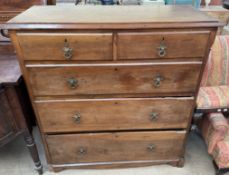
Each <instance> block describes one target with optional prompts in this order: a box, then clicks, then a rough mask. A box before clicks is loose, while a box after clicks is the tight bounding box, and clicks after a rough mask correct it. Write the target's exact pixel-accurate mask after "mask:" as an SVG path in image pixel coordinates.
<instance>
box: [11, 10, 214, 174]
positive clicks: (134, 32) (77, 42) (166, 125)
mask: <svg viewBox="0 0 229 175" xmlns="http://www.w3.org/2000/svg"><path fill="white" fill-rule="evenodd" d="M66 8H68V9H66ZM34 14H36V15H34ZM63 14H65V17H64V18H63ZM218 26H219V23H218V22H217V21H216V20H215V19H213V18H211V17H208V16H206V15H205V14H203V13H201V12H198V11H195V10H194V9H192V8H191V7H188V6H187V7H183V6H181V7H175V6H166V7H151V6H131V7H98V6H96V7H91V6H89V7H88V6H85V7H70V6H68V7H65V6H63V7H61V6H59V7H32V8H31V9H30V10H28V11H26V12H25V13H23V14H21V15H19V16H17V17H15V18H14V19H12V20H11V21H9V22H8V24H7V28H8V29H9V32H10V36H11V39H12V41H13V43H14V46H15V48H16V50H17V54H18V56H19V61H20V65H21V69H22V72H23V75H24V77H25V80H26V84H27V86H28V89H29V93H30V98H31V100H32V101H33V107H34V109H35V111H36V117H37V120H38V123H39V127H40V131H41V134H42V138H43V142H44V145H45V149H46V156H47V160H48V163H49V165H50V166H51V168H53V169H54V170H56V171H57V170H60V169H65V168H73V167H78V168H111V167H126V166H142V165H152V164H161V163H163V164H171V165H174V166H182V165H183V162H184V148H185V140H186V136H187V134H188V130H189V127H190V121H191V116H192V112H193V108H194V106H195V96H196V93H197V91H198V86H199V82H200V78H201V76H202V70H203V67H204V65H205V62H206V59H207V55H208V53H209V48H210V46H211V44H212V42H213V41H214V37H215V34H216V30H217V27H218Z"/></svg>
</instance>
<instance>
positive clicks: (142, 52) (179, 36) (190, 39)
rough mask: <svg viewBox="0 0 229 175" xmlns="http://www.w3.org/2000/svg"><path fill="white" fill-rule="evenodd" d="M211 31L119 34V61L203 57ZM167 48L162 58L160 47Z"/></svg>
mask: <svg viewBox="0 0 229 175" xmlns="http://www.w3.org/2000/svg"><path fill="white" fill-rule="evenodd" d="M209 33H210V32H209V31H199V32H197V31H196V32H195V31H192V32H191V31H190V32H186V31H185V32H184V31H180V32H178V31H174V32H136V33H130V32H128V33H125V32H123V33H118V36H117V43H118V59H121V60H125V59H147V58H151V59H154V58H162V59H163V58H193V57H203V56H204V54H205V49H206V46H207V42H208V38H209ZM161 44H163V45H164V46H165V47H166V50H165V51H166V54H165V56H163V57H160V56H159V54H158V52H159V47H160V45H161Z"/></svg>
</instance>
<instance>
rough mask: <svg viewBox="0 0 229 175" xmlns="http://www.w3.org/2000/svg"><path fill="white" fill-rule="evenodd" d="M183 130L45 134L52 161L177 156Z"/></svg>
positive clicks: (56, 162) (179, 150) (166, 157)
mask: <svg viewBox="0 0 229 175" xmlns="http://www.w3.org/2000/svg"><path fill="white" fill-rule="evenodd" d="M184 137H185V132H184V131H177V132H176V131H163V132H123V133H118V132H117V133H90V134H68V135H47V136H46V141H47V143H48V149H49V153H50V157H51V161H52V164H63V163H87V162H117V161H134V160H168V159H169V160H176V159H178V158H179V157H180V156H181V155H182V153H183V152H182V150H183V146H184V145H183V144H184Z"/></svg>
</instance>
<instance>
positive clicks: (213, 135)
mask: <svg viewBox="0 0 229 175" xmlns="http://www.w3.org/2000/svg"><path fill="white" fill-rule="evenodd" d="M228 128H229V124H228V121H227V120H226V118H225V117H224V115H223V114H222V113H210V114H208V115H207V116H205V117H204V118H203V122H202V126H201V133H202V136H203V138H204V140H205V143H206V144H207V147H208V153H209V154H212V152H213V150H214V148H215V146H216V144H217V143H218V142H219V141H222V140H223V139H224V138H225V135H226V133H227V132H228Z"/></svg>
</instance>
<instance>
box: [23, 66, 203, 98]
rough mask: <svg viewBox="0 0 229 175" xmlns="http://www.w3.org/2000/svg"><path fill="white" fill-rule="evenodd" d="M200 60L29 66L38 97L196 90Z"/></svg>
mask: <svg viewBox="0 0 229 175" xmlns="http://www.w3.org/2000/svg"><path fill="white" fill-rule="evenodd" d="M200 68H201V63H199V64H194V63H191V64H188V63H177V64H175V63H171V64H170V63H158V64H157V63H152V64H141V63H140V64H128V65H125V64H116V65H115V64H94V65H93V64H90V65H88V64H86V65H85V64H71V65H70V64H59V65H58V64H56V65H27V70H28V72H29V81H30V83H31V85H32V86H31V87H32V90H33V93H34V95H35V96H44V95H95V94H97V95H104V94H105V95H109V94H110V95H111V94H116V95H117V94H148V93H150V94H154V95H163V94H164V95H166V94H167V95H169V94H170V95H173V96H174V95H177V94H181V95H184V94H187V93H188V94H191V95H192V93H194V92H195V90H196V87H197V84H198V78H199V73H200Z"/></svg>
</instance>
